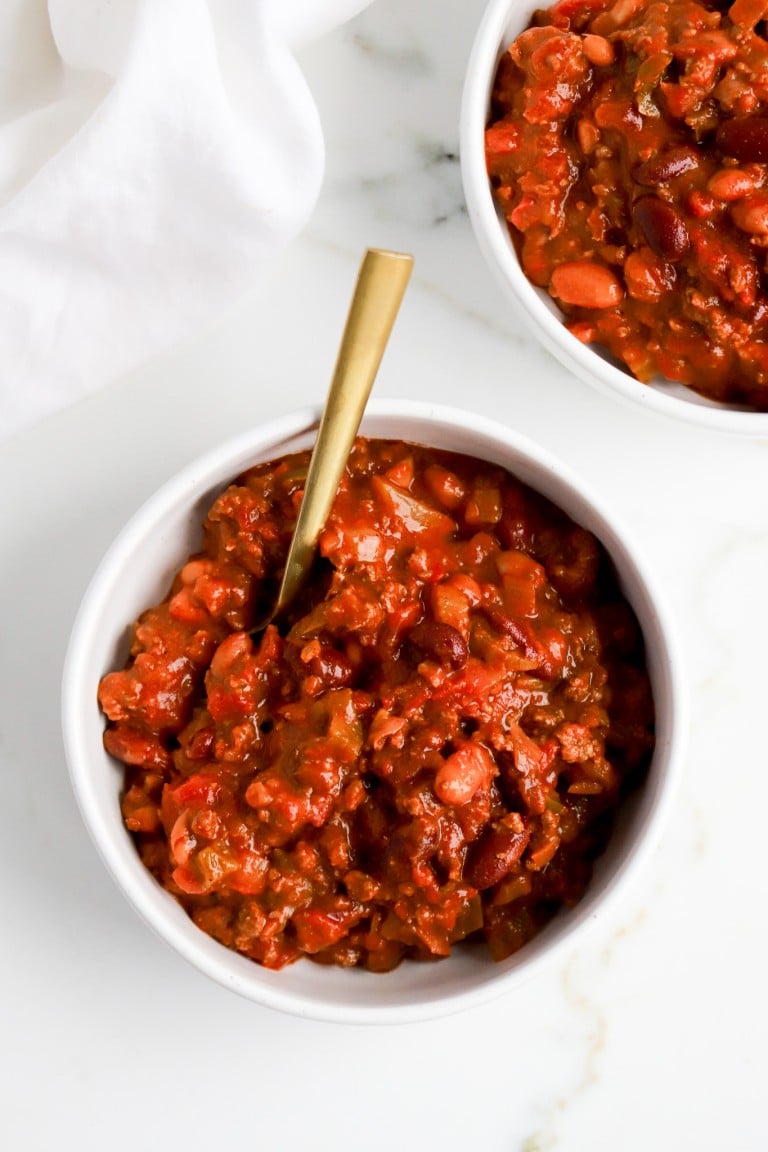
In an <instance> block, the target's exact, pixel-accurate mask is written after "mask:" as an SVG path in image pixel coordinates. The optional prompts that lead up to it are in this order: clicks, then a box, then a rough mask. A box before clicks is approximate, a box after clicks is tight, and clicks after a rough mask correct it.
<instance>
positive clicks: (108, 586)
mask: <svg viewBox="0 0 768 1152" xmlns="http://www.w3.org/2000/svg"><path fill="white" fill-rule="evenodd" d="M318 415H319V414H318V412H316V411H315V410H313V409H306V410H304V411H300V412H296V413H294V414H292V415H289V416H285V417H283V418H282V419H279V420H274V421H272V422H270V423H269V424H265V425H263V426H262V427H260V428H257V429H255V430H253V431H251V432H248V433H245V434H244V435H242V436H240V437H238V438H237V439H235V440H232V441H230V442H229V443H227V444H224V445H222V446H220V447H218V448H215V449H214V450H213V451H211V452H209V453H208V454H207V455H206V456H204V457H203V458H202V459H200V460H198V461H196V462H195V463H194V464H192V465H190V466H189V467H187V468H185V469H184V470H183V471H182V472H181V473H179V474H178V475H177V476H176V477H175V478H173V479H172V480H170V481H169V482H168V483H167V484H165V485H164V486H163V487H162V488H161V489H160V490H159V491H158V492H157V493H156V494H155V495H154V496H152V497H151V498H150V499H149V500H148V501H147V503H146V504H144V506H143V507H142V508H141V509H140V510H139V511H138V512H137V513H136V514H135V516H134V517H133V519H132V520H130V522H129V523H128V524H127V525H126V527H125V528H124V529H123V531H122V532H121V533H120V535H119V536H118V537H117V539H116V540H115V542H114V543H113V545H112V546H111V548H110V549H109V551H108V552H107V554H106V556H105V557H104V559H103V561H102V563H101V565H100V566H99V568H98V570H97V572H96V574H95V576H94V577H93V580H92V582H91V584H90V587H89V588H88V590H87V592H86V594H85V597H84V599H83V602H82V605H81V608H80V611H79V614H78V617H77V620H76V622H75V625H74V629H73V632H72V637H71V641H70V645H69V651H68V654H67V660H66V665H65V669H64V685H63V705H62V707H63V727H64V740H65V745H66V751H67V759H68V761H69V767H70V773H71V777H72V783H73V786H74V789H75V793H76V795H77V799H78V802H79V804H80V809H81V811H82V814H83V817H84V820H85V823H86V824H87V826H88V829H89V831H90V833H91V835H92V837H93V839H94V841H95V842H96V846H97V848H98V849H99V851H100V853H101V855H102V857H103V859H104V862H105V864H106V865H107V868H108V869H109V871H110V872H111V873H112V876H113V877H114V879H115V880H116V882H117V884H118V885H119V887H120V888H122V890H123V892H124V893H125V895H126V896H127V897H128V899H129V900H130V902H131V903H132V904H133V906H134V908H135V909H136V910H137V912H139V914H140V915H141V916H142V917H143V918H144V920H146V922H147V923H148V924H149V925H150V926H151V927H152V928H154V929H155V931H156V932H157V933H158V934H159V935H160V936H161V937H162V938H163V939H164V940H166V941H168V943H169V944H171V945H172V946H173V947H174V948H175V949H176V950H177V951H178V952H179V953H181V955H182V956H184V957H185V958H186V959H187V960H189V961H191V963H192V964H194V965H196V967H197V968H199V969H200V970H201V971H202V972H205V973H207V975H209V976H211V977H213V979H214V980H218V981H219V983H221V984H223V985H225V986H226V987H227V988H231V989H232V990H233V991H235V992H239V993H241V994H242V995H244V996H247V997H249V998H250V999H252V1000H256V1001H258V1002H259V1003H261V1004H264V1005H268V1006H270V1007H272V1008H279V1009H283V1010H284V1011H288V1012H293V1013H295V1014H297V1015H300V1016H305V1017H314V1018H317V1019H323V1020H334V1021H353V1022H358V1023H361V1022H366V1023H367V1022H374V1021H381V1022H402V1021H407V1020H415V1019H423V1018H427V1017H431V1016H437V1015H440V1014H444V1013H447V1012H452V1011H456V1010H458V1009H460V1008H465V1007H468V1006H470V1005H473V1004H479V1003H481V1002H483V1001H485V1000H488V999H490V998H491V997H493V996H496V995H498V994H499V993H501V992H504V991H506V990H508V989H511V988H515V987H517V986H518V985H519V984H520V983H521V982H522V981H523V979H524V978H526V977H528V976H531V975H532V974H533V973H534V972H536V971H538V970H539V969H540V968H541V967H542V965H543V964H544V963H545V961H548V960H552V959H554V958H555V957H556V956H558V955H561V954H562V952H563V949H564V948H566V947H567V946H568V947H570V946H571V945H572V944H573V943H574V941H575V940H576V938H577V937H578V936H579V935H580V933H581V932H582V931H583V930H584V929H585V928H586V927H587V925H588V924H590V923H591V922H593V921H595V920H596V919H597V918H598V914H600V915H602V914H603V913H604V912H605V909H606V907H607V905H608V903H609V898H610V899H611V900H612V899H614V898H615V897H616V895H617V893H618V890H619V888H622V887H623V886H624V882H625V881H626V880H627V878H628V877H629V874H630V872H633V871H634V870H635V868H636V867H637V865H638V864H639V863H640V860H641V858H642V857H644V856H645V855H646V853H647V851H648V849H649V847H650V845H651V843H652V841H653V839H654V837H655V834H656V832H657V829H658V825H659V821H660V818H661V816H662V812H663V811H664V809H666V808H667V805H668V803H669V798H670V795H671V793H672V791H673V784H674V781H675V777H676V776H677V773H678V767H679V762H680V752H681V741H682V737H683V733H684V731H685V727H686V725H685V716H684V706H683V691H682V687H681V682H680V665H679V659H678V656H677V654H676V648H675V644H674V642H673V630H672V627H671V625H670V622H669V618H668V617H667V616H666V614H665V612H664V610H663V608H662V603H661V599H660V597H659V595H658V592H657V591H656V590H655V589H654V587H653V581H652V580H651V578H650V576H649V575H648V573H647V571H646V570H645V569H644V567H643V565H642V564H641V563H640V560H639V559H638V556H637V552H636V549H635V547H634V546H633V545H632V544H631V543H630V542H629V540H628V538H627V534H626V532H625V530H624V528H623V527H622V526H620V525H619V524H618V523H617V521H616V518H615V516H614V515H613V514H612V513H609V512H608V511H607V510H606V509H604V508H602V506H601V503H600V501H599V500H598V499H597V498H596V497H595V496H593V495H588V494H586V493H585V490H584V485H583V484H582V482H581V481H580V480H578V479H576V478H575V477H573V476H571V475H569V473H568V471H567V470H566V469H564V468H563V466H562V465H561V464H560V463H559V462H558V461H557V460H555V459H553V458H552V457H551V456H549V455H548V454H547V453H546V452H545V451H543V450H542V449H541V448H539V447H537V446H536V445H535V444H532V443H530V442H529V441H527V440H525V439H524V438H523V437H522V436H519V435H518V434H517V433H516V432H513V431H511V430H509V429H506V428H504V427H500V426H499V425H497V424H495V423H492V422H491V421H489V420H486V419H482V418H480V417H479V416H474V415H472V414H471V413H469V412H464V411H460V410H458V409H454V408H447V407H441V406H437V405H431V404H421V403H414V402H410V401H397V400H380V401H373V402H371V404H370V405H369V408H368V411H367V413H366V415H365V417H364V420H363V424H362V432H363V433H364V434H365V435H367V436H373V437H380V438H397V439H402V440H407V441H412V442H418V443H421V444H427V445H429V446H431V447H435V448H443V449H447V450H451V451H456V452H464V453H467V454H470V455H474V456H479V457H482V458H483V459H485V460H488V461H491V462H493V463H495V464H499V465H502V466H504V467H505V468H508V469H509V470H510V471H511V472H513V473H515V475H517V476H518V477H519V478H520V479H521V480H522V481H524V482H525V483H526V484H528V485H530V486H531V487H532V488H535V489H537V490H538V491H539V492H541V493H542V494H543V495H545V496H547V497H549V499H550V500H552V501H554V502H555V503H556V504H558V505H559V506H560V507H561V508H563V509H564V510H565V511H566V512H567V513H568V514H569V515H570V516H571V517H572V518H573V519H574V520H575V521H577V522H578V523H579V524H582V525H583V526H584V527H586V528H588V529H590V530H591V531H593V532H594V533H595V534H596V535H597V536H598V537H599V538H600V540H601V541H602V542H603V544H604V546H605V547H606V549H607V550H608V552H609V554H610V555H611V557H612V558H613V561H614V563H615V566H616V569H617V571H618V574H619V579H620V581H621V585H622V588H623V591H624V594H625V595H626V596H627V598H628V600H629V601H630V603H631V604H632V606H633V608H634V610H635V612H636V614H637V617H638V619H639V622H640V625H641V627H642V630H643V634H644V636H645V641H646V646H647V654H648V662H649V669H650V675H651V681H652V686H653V693H654V698H655V701H656V713H657V744H656V750H655V753H654V756H653V761H652V764H651V767H650V772H649V775H648V778H647V781H646V782H645V784H644V785H643V787H642V788H641V789H640V790H639V791H638V793H637V794H636V795H635V796H634V797H633V799H632V801H631V802H630V803H629V804H628V805H627V806H626V808H625V810H624V814H623V818H622V819H621V821H620V822H619V825H618V826H617V827H616V829H615V831H614V835H613V836H612V838H611V841H610V843H609V845H608V848H607V850H606V852H605V853H604V855H603V856H602V857H601V858H600V860H599V861H598V863H597V866H596V868H595V873H594V877H593V879H592V881H591V883H590V885H589V887H588V889H587V892H586V894H585V895H584V897H583V899H582V900H581V902H580V903H579V904H578V905H577V906H576V907H575V908H573V909H571V910H568V911H562V912H561V913H559V914H558V915H557V916H556V917H555V918H554V919H553V920H552V921H551V922H550V923H549V924H548V925H547V927H545V928H544V930H543V931H542V932H541V933H540V934H539V935H538V936H536V937H535V938H534V939H533V940H532V941H531V942H530V943H529V944H527V945H526V946H525V947H524V948H523V949H522V950H521V951H520V952H518V953H517V954H516V955H514V956H512V957H510V958H509V959H508V960H506V961H504V962H502V963H500V964H495V963H493V961H491V960H490V959H487V958H484V957H481V956H479V955H477V954H475V953H473V952H472V951H467V952H464V951H463V950H462V949H461V948H459V949H458V950H456V951H455V953H454V955H452V956H451V957H450V958H448V959H446V960H443V961H440V962H439V963H434V964H419V963H413V962H411V963H409V962H406V963H403V964H402V965H401V966H400V967H399V968H397V969H396V970H395V971H394V972H390V973H388V974H386V975H375V974H372V973H369V972H364V971H359V970H352V971H349V970H342V969H338V968H328V967H321V966H318V965H315V964H312V963H310V962H308V961H299V962H298V963H296V964H294V965H292V966H290V967H289V968H285V969H283V970H282V971H280V972H272V971H268V970H267V969H265V968H262V967H259V966H258V965H257V964H255V963H253V962H251V961H249V960H247V959H245V958H244V957H242V956H239V955H237V954H236V953H235V952H232V951H229V950H228V949H226V948H225V947H223V946H222V945H221V944H218V943H217V942H216V941H215V940H213V939H212V938H211V937H209V936H207V935H206V934H205V933H204V932H202V931H201V930H200V929H198V928H197V927H196V926H195V925H194V924H193V922H192V921H191V920H190V919H189V917H188V916H187V914H186V913H185V912H184V910H183V909H182V908H181V907H180V905H179V904H177V903H176V901H175V900H174V899H173V897H171V896H170V895H169V894H168V893H167V892H165V891H164V890H163V889H162V888H161V887H160V886H159V885H158V884H157V882H156V881H155V880H154V878H153V877H152V875H151V874H150V873H149V872H148V871H147V869H146V868H145V867H144V865H143V864H142V863H141V860H140V859H139V856H138V854H137V852H136V849H135V847H134V844H133V841H132V839H131V837H130V835H129V834H128V832H127V831H126V829H125V827H124V825H123V820H122V816H121V813H120V792H121V787H122V779H123V767H122V765H120V764H118V763H116V762H115V761H114V760H112V759H111V758H110V757H109V756H108V755H107V753H106V752H105V751H104V748H103V746H102V735H103V731H104V718H103V716H102V714H101V712H100V710H99V707H98V705H97V702H96V689H97V685H98V683H99V680H100V679H101V677H102V676H103V675H104V673H105V672H107V671H109V670H110V669H112V668H115V667H118V666H120V665H121V664H122V663H123V662H124V660H125V657H126V635H127V629H128V626H129V624H130V623H131V621H133V620H134V619H135V618H136V617H137V616H138V614H139V613H140V612H141V611H142V610H143V609H144V608H146V607H147V606H148V605H149V604H151V603H156V602H157V601H158V600H159V599H161V598H162V596H163V595H164V594H165V592H166V590H167V588H168V586H169V583H170V579H171V576H172V574H173V572H174V571H175V570H176V569H177V568H178V567H179V565H180V564H181V563H182V562H183V560H184V559H185V558H186V557H187V556H188V555H189V553H190V552H192V551H193V550H195V548H197V547H199V538H200V528H201V524H202V520H203V518H204V515H205V512H206V511H207V509H208V507H209V506H210V504H211V503H212V501H213V498H214V497H215V495H216V494H217V493H218V492H220V491H221V490H222V489H223V488H224V487H226V485H227V483H229V482H230V481H231V480H232V479H233V478H234V477H235V476H237V475H238V474H239V473H240V472H242V471H243V470H244V469H245V468H247V467H249V466H250V465H252V464H256V463H257V462H259V461H263V460H269V459H274V458H276V457H278V456H281V455H283V454H284V453H286V452H290V451H295V450H297V449H299V448H304V447H307V446H308V445H309V444H310V443H311V442H312V439H313V430H314V429H315V428H316V426H317V423H316V422H317V418H318Z"/></svg>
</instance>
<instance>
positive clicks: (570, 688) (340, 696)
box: [99, 440, 653, 972]
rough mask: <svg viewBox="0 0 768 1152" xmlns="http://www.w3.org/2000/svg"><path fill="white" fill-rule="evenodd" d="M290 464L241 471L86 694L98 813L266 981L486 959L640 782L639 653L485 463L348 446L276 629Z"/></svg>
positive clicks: (589, 578) (573, 875)
mask: <svg viewBox="0 0 768 1152" xmlns="http://www.w3.org/2000/svg"><path fill="white" fill-rule="evenodd" d="M307 463H308V454H307V453H301V454H299V455H295V456H288V457H285V458H283V459H281V460H278V461H275V462H273V463H269V464H262V465H259V466H258V467H256V468H253V469H251V470H250V471H249V472H246V473H245V474H244V475H243V476H242V477H240V478H239V479H238V480H237V481H235V483H234V484H233V485H232V486H231V487H229V488H228V489H227V490H226V491H225V492H223V493H222V494H221V495H220V496H219V497H218V498H217V499H216V501H215V502H214V504H213V507H212V508H211V510H210V512H209V513H208V516H207V518H206V520H205V525H204V542H203V548H202V550H201V551H200V552H199V553H198V554H196V555H195V556H193V557H191V558H190V559H189V560H188V561H187V563H186V564H184V565H183V567H182V568H181V569H180V571H179V573H178V574H177V576H176V577H175V579H174V581H173V585H172V588H171V590H170V592H169V594H168V596H167V597H166V599H165V600H163V602H162V603H161V604H159V605H158V606H157V607H155V608H150V609H149V610H148V611H147V612H145V613H144V614H143V615H142V616H141V618H140V619H139V621H138V622H137V623H136V625H135V626H134V630H133V640H132V646H131V653H130V658H129V661H128V664H127V666H126V668H125V669H124V670H123V671H116V672H111V673H109V674H108V675H106V676H105V677H104V679H103V680H102V682H101V685H100V688H99V700H100V703H101V706H102V708H103V709H104V712H105V713H106V715H107V717H108V719H109V723H108V726H107V729H106V732H105V735H104V743H105V746H106V748H107V750H108V751H109V752H110V753H111V754H112V755H114V756H116V757H117V758H118V759H120V760H122V761H124V763H125V764H126V766H127V767H126V777H125V791H124V795H123V798H122V810H123V816H124V819H125V824H126V827H127V828H128V829H129V830H130V831H131V833H132V834H133V835H134V837H135V840H136V844H137V848H138V851H139V853H140V854H141V858H142V860H143V861H144V863H145V864H146V866H147V867H148V868H149V869H150V870H151V871H152V872H153V873H154V875H155V876H156V878H157V879H158V881H159V882H160V883H161V884H162V885H163V886H164V887H165V888H167V889H168V891H169V892H171V893H173V895H174V896H175V897H176V899H177V900H179V902H180V903H181V904H182V905H183V906H184V908H185V909H186V910H187V912H188V913H189V915H190V916H191V917H192V919H193V920H194V922H195V923H196V924H197V925H198V926H199V927H200V928H202V929H203V930H204V931H206V932H208V933H210V934H211V935H212V936H214V937H215V938H216V939H217V940H220V941H221V942H222V943H223V944H225V945H226V946H227V947H229V948H233V949H236V950H237V951H239V952H241V953H244V954H245V955H246V956H249V957H251V958H252V959H253V960H256V961H258V962H259V963H261V964H264V965H267V966H268V967H272V968H279V967H282V966H283V965H285V964H288V963H290V962H291V961H294V960H296V959H297V958H298V957H299V956H301V955H302V954H304V955H308V956H310V957H311V958H312V959H314V960H316V961H319V962H321V963H334V964H340V965H344V966H351V965H360V966H364V967H367V968H369V969H372V970H374V971H379V972H381V971H386V970H389V969H391V968H393V967H394V966H395V965H396V964H398V963H399V962H400V961H401V960H402V959H403V958H404V957H413V958H416V959H428V958H435V957H441V956H447V955H448V954H449V952H450V951H451V948H452V946H453V945H454V944H455V943H457V942H458V941H461V940H466V939H468V938H478V939H480V938H483V937H484V938H485V940H486V941H487V944H488V947H489V949H490V953H491V955H492V956H493V957H494V958H495V959H501V958H503V957H505V956H508V955H509V954H510V953H512V952H514V951H515V950H516V949H518V948H519V947H521V945H523V944H524V943H525V942H526V941H527V940H528V939H529V938H530V937H531V936H532V935H533V934H534V933H535V932H536V931H537V929H538V928H539V927H540V926H541V925H542V924H543V923H544V922H545V921H546V920H548V919H549V918H550V917H551V916H552V914H553V913H554V912H555V911H556V910H557V908H559V907H560V906H561V905H563V904H567V905H570V904H573V903H574V902H575V901H577V900H578V899H579V897H580V896H581V895H582V893H583V891H584V887H585V885H586V883H587V881H588V879H589V876H590V871H591V867H592V861H593V859H594V857H595V855H596V854H597V853H598V852H599V851H600V850H601V849H602V847H603V845H604V843H605V840H606V836H607V834H608V829H609V825H610V819H611V816H612V814H613V812H614V811H615V809H616V806H617V804H618V803H619V801H620V799H621V797H622V796H623V795H624V793H625V792H626V791H627V790H628V789H629V788H630V787H631V786H634V785H636V784H637V783H638V782H639V781H640V779H641V778H642V775H643V772H644V770H645V767H646V765H647V762H648V757H649V755H650V751H651V749H652V745H653V704H652V699H651V691H650V686H649V680H648V676H647V672H646V668H645V661H644V654H643V645H642V637H641V635H640V632H639V628H638V626H637V623H636V621H635V619H634V616H633V614H632V612H631V610H630V608H629V607H628V605H627V603H626V602H625V600H624V599H623V597H622V595H621V593H620V591H619V589H618V586H617V583H616V579H615V576H614V573H613V569H612V567H611V564H610V562H609V560H608V559H607V557H606V555H605V554H604V552H603V550H602V548H601V547H600V545H599V544H598V543H597V541H596V540H595V539H594V537H593V536H591V535H590V534H589V533H588V532H586V531H584V530H583V529H581V528H579V527H577V526H576V525H575V524H574V523H572V522H571V521H570V520H569V519H568V518H567V517H566V516H565V515H564V514H563V513H562V512H560V511H558V510H557V509H556V508H555V507H554V506H553V505H551V504H550V503H549V502H547V501H546V500H545V499H543V498H542V497H540V496H538V495H537V494H535V493H534V492H532V491H531V490H530V489H528V488H526V487H524V486H523V485H522V484H520V483H519V482H518V481H516V480H515V479H514V478H513V477H512V476H510V475H509V474H508V473H506V472H504V471H502V470H501V469H499V468H496V467H492V466H490V465H486V464H484V463H482V462H480V461H478V460H474V459H471V458H469V457H465V456H457V455H449V454H447V453H443V452H436V451H432V450H429V449H426V448H421V447H416V446H413V445H408V444H402V443H392V442H387V441H366V440H358V441H357V443H356V445H355V447H354V449H353V452H352V455H351V457H350V461H349V464H348V467H347V471H346V474H345V477H344V479H343V481H342V484H341V487H340V490H339V493H338V496H337V498H336V501H335V504H334V507H333V510H332V513H331V516H330V518H329V521H328V524H327V526H326V528H325V530H324V532H323V534H322V537H321V541H320V553H321V557H322V558H321V560H320V562H319V565H318V570H317V574H316V578H315V579H313V580H312V582H311V585H310V587H309V588H308V590H307V591H306V593H305V594H304V596H303V598H302V599H301V600H300V601H299V602H298V603H296V604H295V605H294V607H293V609H292V610H291V611H290V613H289V616H288V618H287V620H286V621H285V624H284V625H282V626H281V627H280V629H278V628H277V627H275V626H270V627H269V628H267V630H266V631H265V632H264V633H263V634H262V635H261V636H260V637H259V638H258V639H256V640H254V639H252V638H251V636H250V635H249V632H248V629H249V628H250V627H252V625H253V622H254V621H255V620H258V619H259V618H260V616H261V615H262V614H263V613H264V611H265V610H266V609H268V606H269V604H270V603H271V602H272V601H273V598H274V595H275V592H276V588H277V579H278V577H279V574H280V571H281V564H282V562H283V560H284V557H285V553H286V550H287V545H288V539H289V536H290V533H291V531H292V528H293V523H294V520H295V513H296V508H297V506H298V504H299V502H300V499H301V493H302V488H303V484H304V479H305V475H306V468H307Z"/></svg>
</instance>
